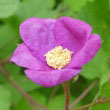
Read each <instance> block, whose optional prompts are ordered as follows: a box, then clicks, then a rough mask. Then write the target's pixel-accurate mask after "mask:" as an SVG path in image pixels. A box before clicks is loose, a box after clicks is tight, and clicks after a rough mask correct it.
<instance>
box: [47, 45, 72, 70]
mask: <svg viewBox="0 0 110 110" xmlns="http://www.w3.org/2000/svg"><path fill="white" fill-rule="evenodd" d="M72 53H73V52H71V51H69V50H68V49H63V47H62V46H56V47H55V48H54V49H52V50H50V51H48V52H47V53H46V54H45V56H46V61H47V64H48V65H49V66H51V67H53V68H54V69H62V68H64V67H65V66H66V65H67V64H68V63H69V62H70V60H71V56H72Z"/></svg>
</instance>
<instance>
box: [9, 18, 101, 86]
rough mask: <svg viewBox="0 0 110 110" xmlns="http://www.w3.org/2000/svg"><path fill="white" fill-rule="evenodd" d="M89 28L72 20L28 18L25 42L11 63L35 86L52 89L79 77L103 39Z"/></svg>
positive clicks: (23, 33) (23, 27)
mask: <svg viewBox="0 0 110 110" xmlns="http://www.w3.org/2000/svg"><path fill="white" fill-rule="evenodd" d="M91 31H92V28H91V26H90V25H89V24H87V23H85V22H83V21H81V20H77V19H74V18H69V17H62V18H59V19H58V20H55V19H51V18H45V19H44V18H29V19H27V20H25V21H24V22H23V23H22V24H21V25H20V35H21V37H22V40H23V41H24V42H23V43H22V44H20V45H19V46H18V47H17V49H16V50H15V52H14V54H13V56H12V58H11V59H10V61H11V62H15V63H16V64H17V65H19V66H21V67H25V68H26V70H25V74H26V76H27V77H28V78H29V79H31V80H32V81H33V82H35V83H37V84H40V85H42V86H45V87H52V86H55V85H58V84H61V83H62V82H64V81H66V80H70V79H71V78H73V77H74V76H76V75H77V74H78V73H79V72H80V71H81V68H82V66H83V65H84V64H86V63H87V62H89V61H90V60H91V59H92V58H93V57H94V56H95V54H96V53H97V52H98V50H99V48H100V46H101V39H100V37H99V36H98V35H97V34H91Z"/></svg>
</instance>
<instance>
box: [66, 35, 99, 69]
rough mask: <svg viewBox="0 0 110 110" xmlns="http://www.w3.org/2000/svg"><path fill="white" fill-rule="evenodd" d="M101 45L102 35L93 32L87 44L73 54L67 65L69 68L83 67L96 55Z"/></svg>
mask: <svg viewBox="0 0 110 110" xmlns="http://www.w3.org/2000/svg"><path fill="white" fill-rule="evenodd" d="M100 47H101V39H100V36H98V35H97V34H92V35H91V37H90V38H89V39H88V41H87V43H86V44H85V46H84V47H83V48H82V49H81V50H80V51H78V52H77V53H76V54H75V55H74V56H73V58H72V60H71V62H70V63H69V64H68V65H67V68H71V67H82V66H83V65H84V64H86V63H88V62H89V61H90V60H91V59H92V58H93V57H94V56H95V55H96V53H97V52H98V50H99V48H100Z"/></svg>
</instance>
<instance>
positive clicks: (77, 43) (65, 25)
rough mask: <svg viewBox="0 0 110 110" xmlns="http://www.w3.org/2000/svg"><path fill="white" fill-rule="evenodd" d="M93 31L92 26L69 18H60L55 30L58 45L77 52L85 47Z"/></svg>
mask: <svg viewBox="0 0 110 110" xmlns="http://www.w3.org/2000/svg"><path fill="white" fill-rule="evenodd" d="M91 31H92V28H91V26H90V25H89V24H87V23H85V22H83V21H81V20H76V19H74V18H69V17H63V18H60V19H59V20H57V22H56V24H55V28H54V33H55V37H56V45H60V46H63V47H64V48H68V49H69V50H71V51H74V52H76V51H78V50H79V49H80V48H81V47H82V46H83V45H84V43H85V42H86V40H87V39H88V38H89V36H90V34H91Z"/></svg>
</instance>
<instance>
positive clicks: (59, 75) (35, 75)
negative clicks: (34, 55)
mask: <svg viewBox="0 0 110 110" xmlns="http://www.w3.org/2000/svg"><path fill="white" fill-rule="evenodd" d="M80 71H81V68H80V69H61V70H52V71H36V70H25V74H26V75H27V77H28V78H29V79H31V80H32V81H33V82H35V83H37V84H40V85H42V86H45V87H52V86H56V85H57V84H61V83H62V82H64V81H66V80H70V79H71V78H73V77H74V76H76V75H77V74H78V73H79V72H80Z"/></svg>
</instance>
